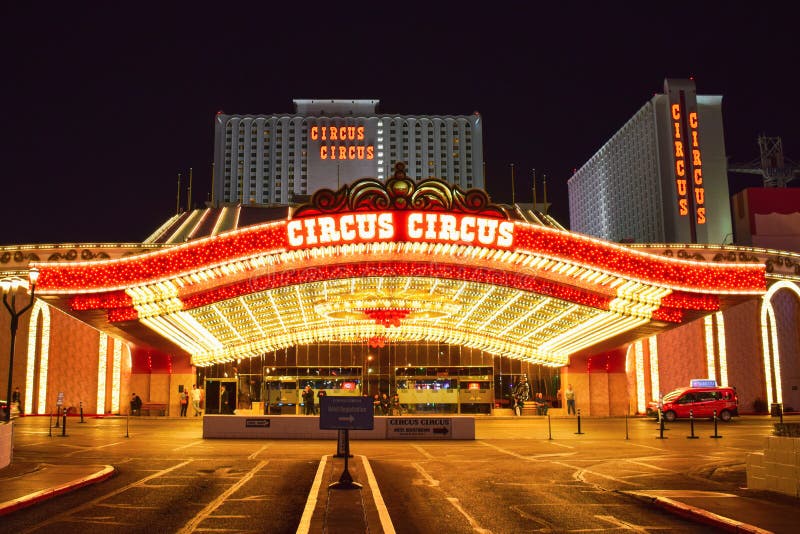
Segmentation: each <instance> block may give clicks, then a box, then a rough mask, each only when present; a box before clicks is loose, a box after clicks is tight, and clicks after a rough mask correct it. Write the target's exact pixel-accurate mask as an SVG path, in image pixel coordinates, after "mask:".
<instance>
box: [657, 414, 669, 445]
mask: <svg viewBox="0 0 800 534" xmlns="http://www.w3.org/2000/svg"><path fill="white" fill-rule="evenodd" d="M658 428H659V433H658V437H657V438H656V439H667V438H665V437H664V415H663V414H662V413H661V408H659V409H658Z"/></svg>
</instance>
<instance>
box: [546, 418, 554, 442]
mask: <svg viewBox="0 0 800 534" xmlns="http://www.w3.org/2000/svg"><path fill="white" fill-rule="evenodd" d="M547 434H548V435H549V436H550V437H549V438H547V439H549V440H552V439H553V427H552V426H550V414H547Z"/></svg>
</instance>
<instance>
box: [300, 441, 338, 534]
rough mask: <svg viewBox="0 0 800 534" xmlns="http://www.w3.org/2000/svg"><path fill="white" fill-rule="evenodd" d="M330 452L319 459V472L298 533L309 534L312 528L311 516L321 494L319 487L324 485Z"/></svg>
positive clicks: (309, 495)
mask: <svg viewBox="0 0 800 534" xmlns="http://www.w3.org/2000/svg"><path fill="white" fill-rule="evenodd" d="M330 456H331V455H330V454H328V455H326V456H323V457H322V459H321V460H320V461H319V467H317V474H316V476H315V477H314V482H313V483H312V484H311V490H310V491H309V492H308V499H306V507H305V508H304V509H303V515H302V517H301V518H300V524H299V525H297V534H308V532H309V529H310V528H311V518H312V517H313V515H314V509H315V508H316V507H317V495H319V488H320V486H321V485H322V477H323V476H324V475H325V466H326V465H327V463H328V458H330Z"/></svg>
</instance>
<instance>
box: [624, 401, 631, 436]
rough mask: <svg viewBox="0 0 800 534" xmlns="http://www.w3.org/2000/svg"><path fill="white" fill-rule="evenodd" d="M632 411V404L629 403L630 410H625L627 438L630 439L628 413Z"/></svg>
mask: <svg viewBox="0 0 800 534" xmlns="http://www.w3.org/2000/svg"><path fill="white" fill-rule="evenodd" d="M630 411H631V405H630V404H628V410H627V411H626V412H625V439H630V437H629V435H628V413H629V412H630Z"/></svg>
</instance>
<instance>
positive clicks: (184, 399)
mask: <svg viewBox="0 0 800 534" xmlns="http://www.w3.org/2000/svg"><path fill="white" fill-rule="evenodd" d="M178 402H180V404H181V417H186V410H187V408H188V407H189V392H188V391H186V386H181V390H180V391H179V392H178Z"/></svg>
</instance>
